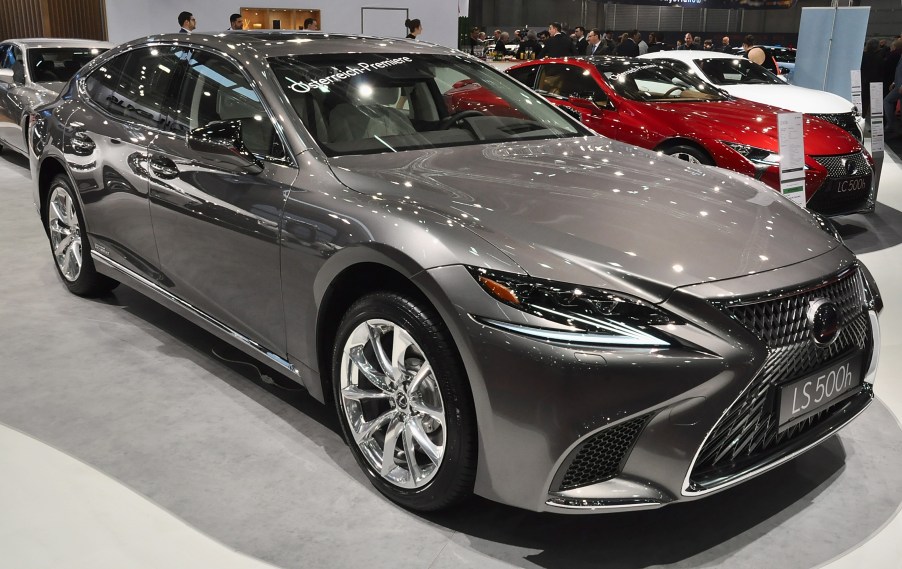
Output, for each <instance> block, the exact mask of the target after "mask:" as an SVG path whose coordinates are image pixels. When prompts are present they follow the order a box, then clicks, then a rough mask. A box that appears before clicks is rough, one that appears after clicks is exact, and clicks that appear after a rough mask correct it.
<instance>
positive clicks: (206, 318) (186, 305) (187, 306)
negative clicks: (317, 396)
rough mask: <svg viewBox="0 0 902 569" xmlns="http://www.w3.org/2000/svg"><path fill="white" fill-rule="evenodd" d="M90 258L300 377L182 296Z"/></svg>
mask: <svg viewBox="0 0 902 569" xmlns="http://www.w3.org/2000/svg"><path fill="white" fill-rule="evenodd" d="M91 258H92V259H94V261H96V262H98V263H101V264H102V265H105V266H106V267H108V268H110V269H112V270H114V271H118V272H119V273H122V274H123V275H125V276H127V277H129V278H130V279H132V280H134V281H135V282H136V283H138V284H140V285H141V286H143V287H145V288H147V289H148V290H150V291H151V292H153V293H155V294H157V295H159V296H162V297H163V298H164V299H166V300H168V301H170V302H172V303H174V304H175V305H176V306H178V307H179V308H181V309H183V310H186V311H187V312H189V313H190V314H192V315H193V316H196V317H197V318H199V319H200V320H201V321H203V322H204V323H205V324H207V325H209V326H211V327H212V328H213V331H214V332H219V333H221V334H224V335H225V336H226V337H227V338H230V339H232V340H237V341H238V342H239V343H240V344H241V345H243V346H245V347H247V348H249V349H250V352H251V354H252V355H255V356H257V357H258V358H260V359H261V360H262V361H266V362H272V363H274V364H277V365H278V366H279V367H281V368H282V369H283V370H285V371H288V372H289V373H291V374H292V375H293V376H295V377H297V378H300V375H301V374H300V371H299V370H298V369H297V368H296V367H295V366H294V365H292V364H291V363H290V362H288V360H286V359H285V358H283V357H281V356H279V355H277V354H275V353H273V352H272V351H270V350H268V349H266V348H265V347H263V346H261V345H260V344H258V343H257V342H255V341H254V340H251V339H250V338H248V337H247V336H245V335H243V334H241V333H240V332H237V331H236V330H234V329H232V328H230V327H228V326H226V325H225V324H223V323H222V322H220V321H219V320H217V319H216V318H213V317H212V316H210V315H209V314H207V313H206V312H204V311H202V310H200V309H199V308H197V307H196V306H194V305H193V304H191V303H190V302H187V301H185V300H183V299H182V298H180V297H178V296H176V295H174V294H172V293H171V292H169V291H167V290H166V289H164V288H162V287H160V286H159V285H157V284H156V283H154V282H153V281H151V280H149V279H147V278H145V277H143V276H141V275H139V274H138V273H136V272H134V271H132V270H131V269H129V268H128V267H125V266H123V265H120V264H119V263H117V262H116V261H114V260H112V259H110V258H109V257H107V256H105V255H102V254H100V253H98V252H97V251H94V250H92V251H91Z"/></svg>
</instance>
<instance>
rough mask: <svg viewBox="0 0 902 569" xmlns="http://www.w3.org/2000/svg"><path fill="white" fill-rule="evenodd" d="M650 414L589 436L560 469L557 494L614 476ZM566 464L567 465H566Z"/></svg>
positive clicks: (618, 471)
mask: <svg viewBox="0 0 902 569" xmlns="http://www.w3.org/2000/svg"><path fill="white" fill-rule="evenodd" d="M650 418H651V414H648V415H643V416H641V417H636V418H635V419H630V420H629V421H625V422H623V423H620V424H619V425H616V426H614V427H610V428H608V429H605V430H603V431H600V432H598V433H596V434H595V435H592V436H591V437H589V438H588V439H586V440H585V441H584V442H583V443H582V444H580V445H579V446H577V447H576V449H574V450H573V452H571V453H570V456H569V457H568V459H567V460H565V461H564V463H563V465H562V466H561V468H562V469H564V468H566V472H565V474H564V477H563V479H561V482H560V484H559V485H558V491H564V490H571V489H573V488H577V487H579V486H587V485H589V484H595V483H597V482H604V481H605V480H609V479H611V478H614V477H615V476H617V474H619V473H620V469H621V468H622V466H623V463H624V462H626V458H627V456H628V454H629V451H630V450H632V448H633V444H634V443H635V442H636V438H638V436H639V433H641V432H642V429H644V428H645V425H646V424H647V423H648V420H649V419H650ZM568 463H569V464H568Z"/></svg>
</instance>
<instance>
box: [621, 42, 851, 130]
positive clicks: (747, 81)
mask: <svg viewBox="0 0 902 569" xmlns="http://www.w3.org/2000/svg"><path fill="white" fill-rule="evenodd" d="M639 57H640V58H641V59H667V60H671V61H674V62H676V65H678V66H680V67H681V68H683V70H684V71H688V72H691V73H694V74H696V75H698V76H699V77H701V78H702V79H704V80H705V81H707V82H708V83H711V84H713V85H716V86H717V87H719V88H721V89H723V90H724V91H726V92H727V93H729V94H730V95H732V96H734V97H737V98H739V99H747V100H749V101H755V102H756V103H763V104H765V105H771V106H773V107H779V108H781V109H786V110H789V111H795V112H799V113H806V114H809V115H812V116H816V117H819V118H821V119H824V120H826V121H828V122H831V123H833V124H835V125H837V126H839V127H840V128H843V129H845V130H847V131H849V133H851V134H852V136H854V137H855V138H857V139H858V140H861V139H862V133H863V132H864V118H863V117H862V116H861V113H860V112H859V111H858V109H857V108H856V107H855V105H853V104H852V102H851V101H849V100H847V99H844V98H842V97H840V96H839V95H834V94H833V93H828V92H826V91H818V90H817V89H808V88H805V87H799V86H796V85H788V84H787V83H785V82H784V81H782V80H781V79H780V78H779V77H777V76H776V75H774V74H773V73H771V72H770V71H768V70H767V69H765V68H763V67H761V66H760V65H758V64H757V63H752V62H751V61H749V60H748V59H746V58H744V57H741V56H737V55H730V54H726V53H718V52H712V51H700V50H697V51H696V50H685V51H659V52H656V53H647V54H645V55H640V56H639Z"/></svg>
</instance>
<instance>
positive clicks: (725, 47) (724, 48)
mask: <svg viewBox="0 0 902 569" xmlns="http://www.w3.org/2000/svg"><path fill="white" fill-rule="evenodd" d="M720 51H721V52H723V53H729V54H732V53H733V46H731V45H730V36H724V37H722V38H721V39H720Z"/></svg>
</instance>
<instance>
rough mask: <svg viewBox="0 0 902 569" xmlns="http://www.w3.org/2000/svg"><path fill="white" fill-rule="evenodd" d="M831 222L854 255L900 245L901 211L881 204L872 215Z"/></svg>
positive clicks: (846, 217)
mask: <svg viewBox="0 0 902 569" xmlns="http://www.w3.org/2000/svg"><path fill="white" fill-rule="evenodd" d="M889 190H890V188H883V191H889ZM832 221H833V225H834V226H835V227H836V228H837V230H839V234H840V235H842V238H843V241H844V242H845V244H846V246H848V247H849V249H851V250H852V252H853V253H855V254H856V255H861V254H864V253H872V252H874V251H880V250H883V249H888V248H890V247H893V246H895V245H898V244H900V243H902V211H899V210H897V209H893V208H891V207H890V206H888V205H884V204H882V203H878V204H877V207H876V208H875V209H874V212H873V213H868V214H855V215H845V216H840V217H834V218H832Z"/></svg>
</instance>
